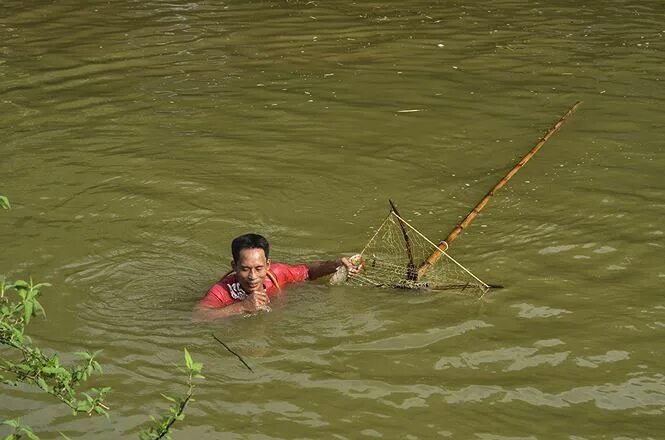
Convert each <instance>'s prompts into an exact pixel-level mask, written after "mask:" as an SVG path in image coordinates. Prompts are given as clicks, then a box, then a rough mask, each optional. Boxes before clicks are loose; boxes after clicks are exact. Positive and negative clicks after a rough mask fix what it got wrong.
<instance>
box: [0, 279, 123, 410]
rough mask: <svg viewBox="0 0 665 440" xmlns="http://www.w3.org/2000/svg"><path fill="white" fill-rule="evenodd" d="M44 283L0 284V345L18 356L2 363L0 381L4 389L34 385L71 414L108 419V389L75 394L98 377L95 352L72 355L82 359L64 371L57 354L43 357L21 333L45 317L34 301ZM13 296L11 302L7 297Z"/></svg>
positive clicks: (5, 282)
mask: <svg viewBox="0 0 665 440" xmlns="http://www.w3.org/2000/svg"><path fill="white" fill-rule="evenodd" d="M46 286H49V284H47V283H39V284H35V283H34V282H33V281H32V280H30V282H26V281H23V280H18V281H15V282H13V283H11V282H9V283H8V282H7V281H6V280H4V279H3V280H0V344H2V345H5V346H7V347H10V348H12V349H13V350H14V351H15V352H16V353H17V355H18V359H16V360H8V359H3V361H2V363H0V371H2V372H3V373H5V374H9V378H5V377H4V376H3V375H2V374H0V380H2V382H3V383H5V384H7V385H16V384H17V383H19V382H21V383H27V384H31V385H35V386H37V387H39V388H40V389H42V390H43V391H45V392H46V393H48V394H50V395H52V396H54V397H55V398H57V399H58V400H60V401H61V402H63V403H64V404H65V405H67V406H69V407H70V408H71V409H72V412H73V413H77V412H84V413H86V414H88V415H90V414H92V413H96V414H101V415H105V416H108V413H107V410H108V409H109V408H108V406H106V405H105V404H104V398H105V396H106V394H107V393H108V392H109V391H110V388H106V387H105V388H101V389H96V388H93V389H92V390H90V392H89V393H87V392H83V393H80V394H79V393H77V391H76V388H77V387H78V386H79V385H81V384H82V383H83V382H85V381H86V380H87V379H88V378H89V377H90V375H92V374H93V373H95V372H97V373H102V368H101V366H100V365H99V363H98V362H97V361H96V360H95V356H97V354H98V353H99V352H95V353H92V354H90V353H87V352H79V353H75V354H76V355H77V356H79V357H80V358H82V362H81V363H80V364H79V365H73V366H70V367H65V366H62V365H61V364H60V359H59V357H58V355H57V354H52V355H47V354H46V353H44V352H43V351H42V350H41V349H40V348H39V347H35V346H33V345H32V341H31V340H30V337H29V336H27V335H26V334H25V329H26V327H27V325H28V324H29V323H30V321H31V320H32V318H33V317H35V316H38V315H42V316H45V312H44V308H43V307H42V305H41V304H40V302H39V300H38V297H39V295H40V291H41V288H42V287H46ZM12 292H13V293H14V295H11V296H14V298H13V299H11V298H10V295H9V293H12Z"/></svg>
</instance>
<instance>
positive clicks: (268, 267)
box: [266, 258, 270, 269]
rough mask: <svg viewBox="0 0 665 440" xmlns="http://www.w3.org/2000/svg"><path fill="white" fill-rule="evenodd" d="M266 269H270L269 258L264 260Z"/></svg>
mask: <svg viewBox="0 0 665 440" xmlns="http://www.w3.org/2000/svg"><path fill="white" fill-rule="evenodd" d="M266 269H270V258H268V259H267V260H266Z"/></svg>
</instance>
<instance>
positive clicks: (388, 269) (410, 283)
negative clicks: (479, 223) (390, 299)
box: [347, 211, 489, 297]
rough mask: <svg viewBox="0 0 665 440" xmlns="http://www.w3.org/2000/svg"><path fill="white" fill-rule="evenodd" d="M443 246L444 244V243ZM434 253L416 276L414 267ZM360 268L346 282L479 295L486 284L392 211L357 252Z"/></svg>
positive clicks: (487, 287)
mask: <svg viewBox="0 0 665 440" xmlns="http://www.w3.org/2000/svg"><path fill="white" fill-rule="evenodd" d="M444 247H445V246H444ZM434 252H437V253H441V254H442V255H441V256H440V258H439V259H438V261H437V262H436V263H435V264H433V265H432V266H430V267H429V268H428V269H427V270H426V271H425V272H424V273H422V274H421V276H420V277H418V276H417V272H418V267H419V266H420V265H421V264H422V263H423V262H424V261H425V260H426V259H427V258H428V257H429V256H430V255H431V254H432V253H434ZM360 255H361V256H362V259H363V262H364V267H363V269H362V270H361V271H360V272H359V273H357V274H355V275H354V276H352V277H350V278H348V280H347V282H349V283H350V284H354V285H359V286H375V287H392V288H401V289H434V290H450V291H453V292H456V293H463V294H468V295H472V296H475V297H482V296H483V295H484V294H485V293H486V292H487V291H488V290H489V286H488V285H487V284H486V283H485V282H483V281H482V280H481V279H480V278H478V277H477V276H475V275H474V274H473V273H471V271H469V270H468V269H467V268H466V267H464V266H463V265H462V264H460V263H459V262H458V261H457V260H455V259H454V258H453V257H451V256H450V255H449V254H448V253H447V252H445V251H443V250H441V249H440V248H439V247H438V246H437V245H435V244H434V243H433V242H432V241H431V240H429V239H428V238H427V237H425V236H424V235H423V234H422V233H420V231H418V230H417V229H416V228H414V227H413V226H411V225H410V224H409V223H408V222H407V221H406V220H404V219H402V218H401V217H400V216H399V215H398V214H397V213H396V212H395V211H390V214H388V216H387V217H386V219H385V220H384V221H383V223H382V224H381V226H380V227H379V229H378V230H377V231H376V233H375V234H374V236H373V237H372V238H371V239H370V240H369V242H368V243H367V245H366V246H365V248H364V249H363V250H362V252H361V253H360Z"/></svg>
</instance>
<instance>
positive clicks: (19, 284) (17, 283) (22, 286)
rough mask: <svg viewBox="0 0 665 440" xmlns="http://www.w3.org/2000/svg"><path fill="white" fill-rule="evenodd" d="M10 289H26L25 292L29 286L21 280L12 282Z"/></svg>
mask: <svg viewBox="0 0 665 440" xmlns="http://www.w3.org/2000/svg"><path fill="white" fill-rule="evenodd" d="M12 287H13V288H14V289H26V290H27V289H29V288H30V284H28V283H27V282H25V281H23V280H16V281H14V284H13V285H12Z"/></svg>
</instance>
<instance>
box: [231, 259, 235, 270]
mask: <svg viewBox="0 0 665 440" xmlns="http://www.w3.org/2000/svg"><path fill="white" fill-rule="evenodd" d="M231 269H233V270H236V260H231Z"/></svg>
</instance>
